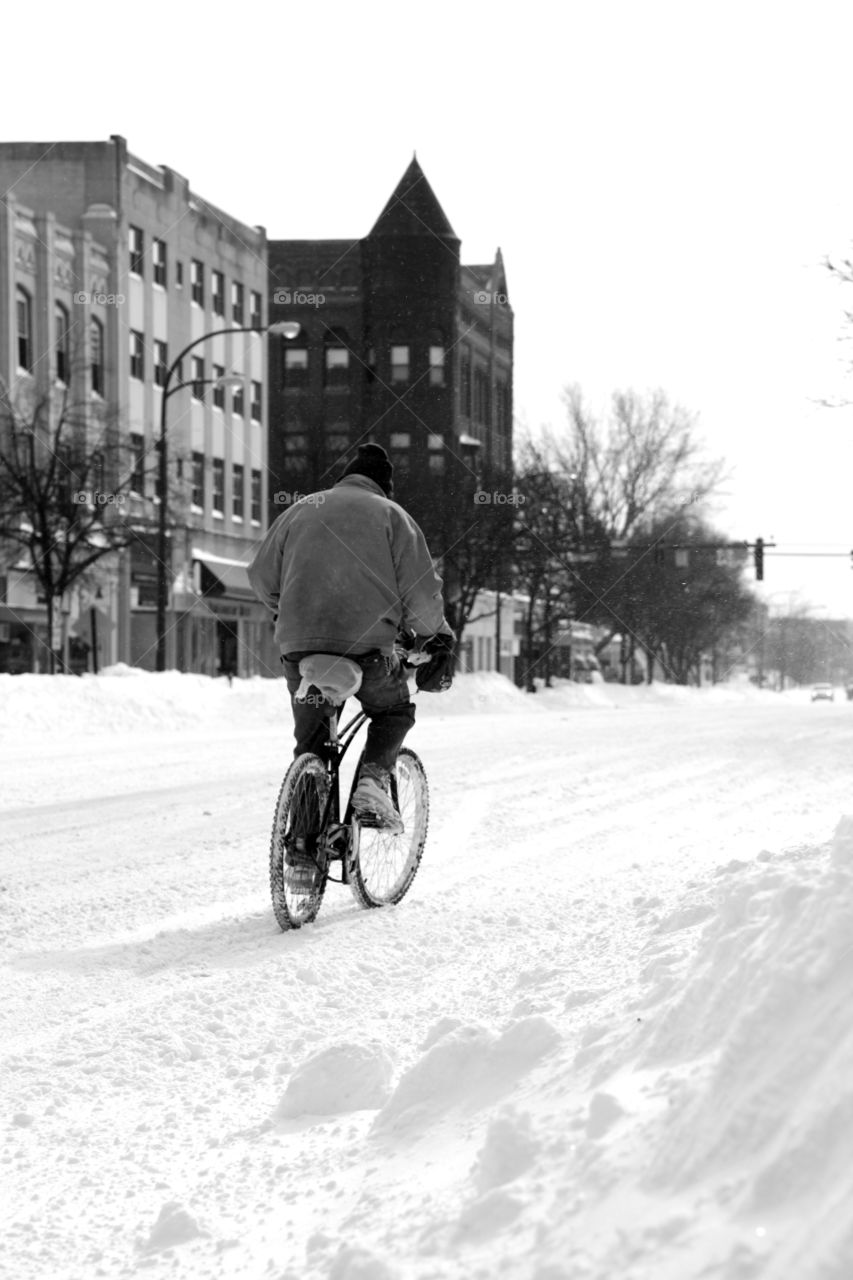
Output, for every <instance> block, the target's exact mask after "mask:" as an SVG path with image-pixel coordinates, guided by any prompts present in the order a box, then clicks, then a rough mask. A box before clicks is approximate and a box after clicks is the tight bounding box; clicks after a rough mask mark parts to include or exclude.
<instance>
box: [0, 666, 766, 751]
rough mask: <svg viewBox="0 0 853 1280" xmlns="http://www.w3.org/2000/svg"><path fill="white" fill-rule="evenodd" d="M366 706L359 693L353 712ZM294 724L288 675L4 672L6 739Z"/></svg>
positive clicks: (604, 691)
mask: <svg viewBox="0 0 853 1280" xmlns="http://www.w3.org/2000/svg"><path fill="white" fill-rule="evenodd" d="M410 687H411V689H412V693H413V696H414V697H415V700H416V705H417V714H418V716H419V717H420V718H422V719H426V718H430V719H431V718H434V717H436V716H438V717H444V716H465V715H472V714H474V715H503V714H505V713H516V714H523V713H528V712H529V713H531V714H536V713H541V712H545V711H551V712H554V711H562V710H564V709H572V710H582V709H591V708H614V707H635V706H638V705H647V704H649V703H654V704H658V703H660V704H665V705H666V704H673V705H679V706H680V705H684V704H687V705H690V706H694V705H703V704H704V705H708V706H711V705H715V704H717V703H724V702H744V701H751V700H756V699H760V700H770V701H771V702H773V701H775V700H776V695H773V694H769V693H766V692H764V693H762V692H759V691H758V690H754V689H752V688H743V687H741V686H732V687H730V688H729V687H725V688H724V687H717V688H714V689H692V688H684V687H680V686H675V685H663V684H654V685H650V686H645V685H642V686H634V687H626V686H623V685H615V684H603V683H601V682H596V683H595V684H573V683H571V682H570V681H567V680H562V681H559V680H558V681H555V683H554V688H553V689H545V688H543V687H542V686H541V682H540V686H539V689H538V692H537V693H536V694H529V693H525V692H524V691H523V690H522V689H519V688H517V686H516V685H514V684H513V683H512V681H511V680H508V679H507V677H506V676H502V675H498V673H497V672H488V671H480V672H475V673H473V674H469V675H457V676H456V678H455V680H454V682H453V687H452V688H451V689H450V690H449V691H448V692H447V693H442V694H431V693H420V692H418V691H416V689H415V685H414V678H412V679H411V680H410ZM356 706H357V703H356V701H355V699H350V701H349V702H348V703H347V707H346V712H345V714H346V715H349V714H351V713H352V712H353V711H354V710H355V708H356ZM282 722H284V723H285V724H286V725H288V726H289V724H290V704H289V699H288V695H287V688H286V685H285V684H284V681H283V680H270V679H263V678H261V677H260V676H255V677H252V678H251V679H247V680H235V681H234V683H233V684H232V685H229V684H228V682H227V680H224V679H214V678H212V677H210V676H202V675H195V674H191V673H186V672H178V671H165V672H159V673H155V672H151V671H142V670H140V669H139V668H138V667H128V666H125V665H124V664H118V665H117V666H115V667H110V668H107V669H106V670H105V671H103V672H101V674H100V675H97V676H82V677H77V676H33V675H21V676H10V675H4V674H0V742H14V741H17V740H18V739H20V738H21V737H36V736H45V737H48V738H50V739H54V738H64V737H72V736H73V737H75V738H78V737H92V736H94V735H97V734H105V733H106V734H113V735H121V734H138V733H140V732H141V733H146V732H155V733H156V732H160V731H167V732H171V731H174V730H176V729H181V730H185V729H188V728H189V729H192V728H195V729H199V730H203V729H204V728H205V727H206V726H208V725H213V724H220V723H227V724H229V725H231V726H239V727H247V728H248V727H251V726H252V725H258V724H265V725H277V724H281V723H282Z"/></svg>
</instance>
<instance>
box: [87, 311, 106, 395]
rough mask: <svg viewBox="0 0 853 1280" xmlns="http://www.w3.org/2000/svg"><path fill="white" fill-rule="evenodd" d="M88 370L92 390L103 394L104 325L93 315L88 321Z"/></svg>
mask: <svg viewBox="0 0 853 1280" xmlns="http://www.w3.org/2000/svg"><path fill="white" fill-rule="evenodd" d="M89 370H90V373H91V378H92V390H93V391H94V392H95V393H96V394H97V395H99V396H102V395H103V394H104V326H103V325H102V324H101V322H100V320H96V319H95V318H94V316H93V317H92V319H91V320H90V321H89Z"/></svg>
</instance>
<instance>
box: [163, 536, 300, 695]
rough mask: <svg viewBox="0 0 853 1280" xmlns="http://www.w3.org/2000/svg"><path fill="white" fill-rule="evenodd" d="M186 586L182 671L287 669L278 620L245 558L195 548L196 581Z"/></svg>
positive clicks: (180, 613) (179, 652)
mask: <svg viewBox="0 0 853 1280" xmlns="http://www.w3.org/2000/svg"><path fill="white" fill-rule="evenodd" d="M182 585H183V586H184V587H185V590H184V591H183V592H177V593H176V600H175V606H176V614H177V620H176V653H175V665H176V666H177V668H178V670H179V671H198V672H201V673H203V674H204V675H210V676H216V675H226V676H253V675H263V676H279V675H280V674H281V670H280V664H279V662H278V654H277V650H276V646H275V642H274V639H273V629H272V620H271V618H270V616H269V614H268V613H267V611H266V609H265V608H264V606H263V605H262V604H260V603H259V602H258V600H257V599H256V598H255V594H254V592H253V591H252V588H251V586H250V585H249V579H248V577H247V575H246V565H245V564H244V563H243V562H242V561H239V560H231V559H227V558H226V557H224V556H215V555H212V554H210V553H208V552H206V551H204V550H202V549H200V548H196V547H194V548H193V549H192V574H191V580H190V581H189V582H186V583H184V584H182ZM186 588H188V589H186Z"/></svg>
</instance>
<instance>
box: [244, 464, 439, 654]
mask: <svg viewBox="0 0 853 1280" xmlns="http://www.w3.org/2000/svg"><path fill="white" fill-rule="evenodd" d="M249 581H250V582H251V584H252V587H253V589H254V592H255V594H256V595H257V597H258V599H259V600H262V601H263V603H264V604H265V605H267V607H268V608H269V609H271V610H272V611H273V612H277V613H278V621H277V622H276V627H275V638H276V641H277V643H278V647H279V650H280V651H281V653H305V652H309V651H310V652H313V653H340V654H363V653H367V652H369V651H370V650H376V649H380V650H382V652H384V653H391V651H392V649H393V647H394V641H395V639H396V636H397V631H398V629H399V628H400V626H401V625H402V626H403V627H406V628H409V629H410V630H412V631H414V632H415V633H416V634H417V635H419V636H430V635H434V634H435V633H436V632H438V631H447V630H449V628H448V626H447V623H446V622H445V620H444V610H443V606H442V600H441V578H440V577H439V576H438V574H437V573H436V572H435V569H434V568H433V563H432V558H431V557H430V554H429V551H428V549H427V545H426V540H425V538H424V535H423V533H422V532H421V530H420V529H419V527H418V526H417V524H415V522H414V520H413V519H412V518H411V516H410V515H409V514H408V513H407V512H406V511H404V510H403V508H402V507H400V506H398V505H397V503H396V502H392V501H391V500H390V498H386V497H385V495H384V494H383V492H382V490H381V489H380V487H379V485H378V484H376V483H375V482H374V481H373V480H369V479H368V478H367V476H362V475H350V476H345V477H344V479H343V480H340V481H338V483H337V484H336V485H335V486H334V488H333V489H326V490H324V491H323V492H321V493H315V494H310V495H309V496H308V497H306V498H302V499H300V500H299V501H298V502H296V503H294V504H293V506H291V507H288V509H287V510H286V511H284V512H282V514H281V515H280V516H279V517H278V519H277V520H275V521H274V523H273V524H272V526H271V528H270V530H269V532H268V533H267V535H266V537H265V538H264V540H263V542H262V543H261V544H260V546H259V547H258V549H257V551H256V552H255V556H254V559H253V560H252V563H251V564H250V565H249Z"/></svg>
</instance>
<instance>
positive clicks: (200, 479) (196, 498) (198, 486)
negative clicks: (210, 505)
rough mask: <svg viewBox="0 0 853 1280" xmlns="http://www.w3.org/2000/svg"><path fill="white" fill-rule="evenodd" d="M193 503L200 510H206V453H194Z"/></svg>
mask: <svg viewBox="0 0 853 1280" xmlns="http://www.w3.org/2000/svg"><path fill="white" fill-rule="evenodd" d="M192 504H193V506H194V507H198V508H199V510H200V511H203V510H204V454H203V453H194V454H193V489H192Z"/></svg>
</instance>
